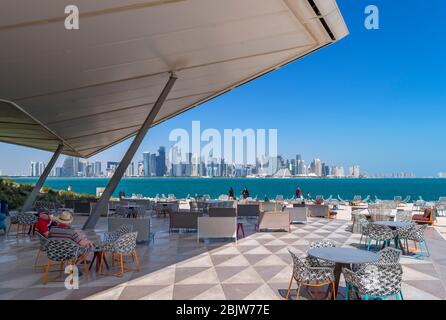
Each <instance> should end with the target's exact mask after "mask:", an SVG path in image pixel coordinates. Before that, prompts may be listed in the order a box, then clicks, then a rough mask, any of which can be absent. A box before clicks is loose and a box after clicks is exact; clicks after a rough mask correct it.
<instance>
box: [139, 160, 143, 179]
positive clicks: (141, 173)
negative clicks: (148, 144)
mask: <svg viewBox="0 0 446 320" xmlns="http://www.w3.org/2000/svg"><path fill="white" fill-rule="evenodd" d="M143 176H144V162H141V161H140V162H138V177H143Z"/></svg>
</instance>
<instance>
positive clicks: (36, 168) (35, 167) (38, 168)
mask: <svg viewBox="0 0 446 320" xmlns="http://www.w3.org/2000/svg"><path fill="white" fill-rule="evenodd" d="M44 170H45V163H44V162H41V161H39V162H36V161H31V167H30V176H31V177H40V176H41V175H42V173H43V171H44Z"/></svg>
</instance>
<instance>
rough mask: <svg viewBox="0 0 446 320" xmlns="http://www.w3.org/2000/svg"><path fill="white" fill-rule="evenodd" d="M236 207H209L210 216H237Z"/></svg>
mask: <svg viewBox="0 0 446 320" xmlns="http://www.w3.org/2000/svg"><path fill="white" fill-rule="evenodd" d="M236 216H237V210H236V209H235V208H209V217H236Z"/></svg>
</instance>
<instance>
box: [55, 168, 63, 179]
mask: <svg viewBox="0 0 446 320" xmlns="http://www.w3.org/2000/svg"><path fill="white" fill-rule="evenodd" d="M62 169H63V168H62V167H56V168H55V169H54V176H55V177H62V175H63V170H62Z"/></svg>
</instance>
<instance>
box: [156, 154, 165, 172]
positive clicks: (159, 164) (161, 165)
mask: <svg viewBox="0 0 446 320" xmlns="http://www.w3.org/2000/svg"><path fill="white" fill-rule="evenodd" d="M165 174H166V148H164V147H160V148H159V149H158V156H157V157H156V175H157V176H158V177H163V176H164V175H165Z"/></svg>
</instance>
